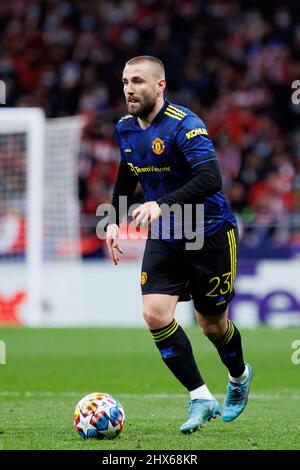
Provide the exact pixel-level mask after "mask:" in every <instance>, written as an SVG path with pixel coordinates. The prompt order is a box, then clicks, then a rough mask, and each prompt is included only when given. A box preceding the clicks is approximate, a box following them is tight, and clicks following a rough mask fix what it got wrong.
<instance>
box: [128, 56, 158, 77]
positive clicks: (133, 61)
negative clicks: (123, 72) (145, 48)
mask: <svg viewBox="0 0 300 470" xmlns="http://www.w3.org/2000/svg"><path fill="white" fill-rule="evenodd" d="M139 62H151V63H152V65H153V66H154V67H155V69H156V71H157V75H160V76H161V78H162V79H163V80H165V66H164V64H163V63H162V61H161V60H160V59H158V58H157V57H154V56H152V55H139V56H137V57H133V58H132V59H130V60H128V61H127V62H126V64H125V66H126V65H135V64H138V63H139Z"/></svg>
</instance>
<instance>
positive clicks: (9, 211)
mask: <svg viewBox="0 0 300 470" xmlns="http://www.w3.org/2000/svg"><path fill="white" fill-rule="evenodd" d="M82 125H83V122H82V119H81V118H80V117H77V116H76V117H68V118H58V119H49V120H48V119H45V116H44V113H43V111H42V110H40V109H35V108H18V109H8V108H3V109H2V110H1V111H0V323H11V324H17V323H22V324H23V323H24V324H28V325H47V324H48V323H49V324H51V323H52V321H51V315H52V316H53V315H64V314H65V315H66V318H65V322H66V323H67V321H68V318H67V317H68V312H69V311H71V310H72V305H68V304H67V302H71V301H77V302H78V299H77V300H76V299H74V295H71V297H70V292H68V291H69V290H70V289H71V288H72V290H73V294H74V291H76V284H78V282H79V279H78V270H77V268H76V266H77V264H78V261H79V258H80V221H79V201H78V170H77V162H78V152H79V145H80V136H81V130H82ZM62 266H63V267H62ZM74 276H75V277H76V279H75V280H74ZM72 279H73V281H74V282H75V281H76V282H75V284H74V282H73V283H72ZM72 299H73V300H72Z"/></svg>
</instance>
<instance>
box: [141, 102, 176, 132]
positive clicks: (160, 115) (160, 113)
mask: <svg viewBox="0 0 300 470" xmlns="http://www.w3.org/2000/svg"><path fill="white" fill-rule="evenodd" d="M169 104H170V103H169V101H168V100H166V99H165V101H164V104H163V105H162V107H161V108H160V110H159V111H158V113H157V114H156V115H155V116H154V118H153V119H152V121H151V123H150V125H149V126H148V127H147V129H142V128H141V126H140V125H139V122H138V119H137V118H135V121H136V125H137V126H138V127H139V128H140V129H141V130H142V131H146V130H148V129H150V127H152V126H153V125H154V124H157V123H158V122H159V121H160V120H161V119H162V118H163V117H164V112H165V109H166V108H167V107H168V106H169Z"/></svg>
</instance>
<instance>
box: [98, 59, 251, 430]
mask: <svg viewBox="0 0 300 470" xmlns="http://www.w3.org/2000/svg"><path fill="white" fill-rule="evenodd" d="M122 81H123V86H124V94H125V98H126V103H127V109H128V113H129V114H127V115H126V116H124V117H123V118H121V119H120V120H119V122H118V123H117V125H116V136H117V140H118V144H119V147H120V152H121V162H120V166H119V172H118V176H117V179H116V183H115V188H114V192H113V198H112V205H113V207H114V208H115V211H116V214H117V220H116V221H115V223H114V221H113V220H112V219H109V222H108V226H107V241H106V243H107V247H108V250H109V252H110V255H111V258H112V260H113V262H114V263H115V264H118V262H119V260H120V254H122V250H121V248H120V246H119V227H118V224H119V220H120V217H121V215H122V214H120V211H119V206H118V202H119V196H128V197H130V196H132V195H133V193H134V190H135V188H136V185H137V183H138V182H140V183H141V185H142V187H143V189H144V193H145V197H146V200H147V202H145V203H144V204H141V205H140V206H139V207H138V208H137V209H136V210H135V211H134V212H133V217H134V218H135V220H136V223H137V224H138V225H145V224H147V223H149V225H150V227H151V228H153V227H154V231H150V232H149V233H152V234H153V233H154V235H155V236H149V238H148V239H147V242H146V246H145V252H144V258H143V263H142V274H141V289H142V294H143V310H144V319H145V321H146V323H147V325H148V327H149V329H150V332H151V335H152V337H153V339H154V341H155V344H156V346H157V348H158V350H159V351H160V354H161V357H162V359H163V361H164V362H165V364H166V365H167V367H168V368H169V369H170V370H171V372H172V373H173V374H174V376H175V377H176V378H177V379H178V380H179V381H180V382H181V384H182V385H183V386H184V387H185V388H186V389H187V390H188V391H189V393H190V398H191V401H190V404H189V416H188V419H187V421H186V422H185V423H184V424H183V425H182V426H181V428H180V430H181V432H183V433H189V432H193V431H196V430H197V429H198V428H199V427H201V426H202V425H203V424H204V423H205V422H206V421H208V420H210V419H212V418H215V417H216V416H217V415H218V414H222V418H223V420H224V421H232V420H233V419H235V418H237V417H238V416H239V415H240V414H241V413H242V411H243V410H244V408H245V406H246V404H247V400H248V392H249V384H250V380H251V378H252V375H253V372H252V368H251V366H250V365H249V364H247V363H245V362H244V358H243V350H242V343H241V335H240V333H239V330H238V329H237V327H236V326H235V325H234V324H233V323H232V322H231V321H230V320H229V319H228V304H229V302H230V301H231V299H232V298H233V295H234V290H233V286H234V279H235V273H236V263H237V238H238V231H237V223H236V220H235V217H234V216H233V214H232V212H231V209H230V206H229V203H228V201H227V200H226V198H225V196H224V194H223V193H222V191H221V188H222V181H221V175H220V171H219V167H218V162H217V156H216V154H215V151H214V147H213V144H212V142H211V140H210V137H209V135H208V131H207V128H206V126H205V124H204V122H203V121H202V120H201V119H200V118H199V117H198V116H197V115H196V114H194V113H193V112H192V111H190V110H189V109H187V108H184V107H182V106H179V105H177V104H171V103H170V102H169V101H168V100H166V99H165V98H164V90H165V87H166V80H165V70H164V65H163V64H162V62H161V61H160V60H159V59H157V58H155V57H152V56H139V57H135V58H133V59H131V60H129V61H128V62H127V63H126V65H125V68H124V70H123V76H122ZM174 204H178V205H179V206H180V207H183V208H184V207H185V205H186V204H190V205H192V207H194V208H195V207H196V205H197V204H198V205H199V204H203V205H204V223H203V224H202V226H201V224H200V229H199V227H198V225H199V224H197V222H198V220H197V216H195V215H194V214H195V211H194V212H192V216H191V217H194V219H195V220H192V222H193V226H195V225H196V229H195V233H197V230H198V231H199V230H200V231H201V230H202V233H203V235H204V244H203V247H202V248H199V249H196V250H195V249H187V245H186V237H185V236H184V235H183V236H182V238H181V239H178V237H177V236H175V235H176V233H175V232H176V227H177V226H178V223H177V222H176V220H175V216H174V217H173V218H172V217H170V224H171V227H169V228H170V230H169V233H167V235H166V231H165V229H164V228H163V227H162V224H161V221H162V220H163V212H164V209H163V208H164V207H166V206H167V207H169V206H172V205H174ZM157 223H158V225H157ZM176 224H177V225H176ZM184 224H185V222H183V229H184ZM155 227H156V228H155ZM177 228H178V227H177ZM190 297H191V298H192V299H193V302H194V307H195V315H196V319H197V322H198V324H199V325H200V327H201V329H202V331H203V333H204V335H205V336H207V337H208V339H209V340H210V341H211V342H212V343H213V344H214V346H215V347H216V349H217V351H218V353H219V356H220V358H221V361H222V362H223V363H224V365H225V366H226V367H227V369H228V374H229V383H228V387H227V393H226V397H225V401H224V404H223V409H222V411H221V408H220V405H219V403H218V402H217V400H216V399H215V397H214V396H213V395H212V394H211V392H210V391H209V389H208V387H207V386H206V384H205V382H204V380H203V377H202V375H201V373H200V371H199V369H198V366H197V364H196V361H195V358H194V355H193V351H192V347H191V344H190V341H189V339H188V337H187V335H186V334H185V332H184V331H183V329H182V328H181V326H180V325H179V324H178V323H177V322H176V320H175V319H174V312H175V308H176V304H177V302H178V301H182V300H188V299H190Z"/></svg>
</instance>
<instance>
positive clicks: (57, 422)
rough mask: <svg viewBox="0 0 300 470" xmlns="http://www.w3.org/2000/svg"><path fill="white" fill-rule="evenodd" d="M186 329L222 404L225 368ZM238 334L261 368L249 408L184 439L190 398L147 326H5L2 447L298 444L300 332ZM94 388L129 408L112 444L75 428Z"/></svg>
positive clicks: (0, 373) (0, 368)
mask: <svg viewBox="0 0 300 470" xmlns="http://www.w3.org/2000/svg"><path fill="white" fill-rule="evenodd" d="M187 331H188V334H189V336H190V338H191V340H192V344H193V347H194V351H195V355H196V358H197V360H198V363H199V365H200V367H201V371H202V373H203V375H204V377H205V379H206V382H207V384H208V386H209V388H210V389H211V390H212V392H213V393H215V394H217V396H218V398H219V399H220V401H221V402H222V400H223V395H224V392H225V388H226V382H227V378H226V370H225V369H224V366H223V365H222V364H221V362H220V360H219V358H218V355H217V353H216V351H215V349H214V347H213V346H212V345H211V344H210V343H209V342H208V341H207V339H206V338H205V337H204V336H202V335H201V334H200V331H199V330H198V329H197V328H196V327H195V328H193V329H189V330H187ZM242 333H243V338H244V345H245V351H247V354H246V359H247V360H249V362H250V363H251V364H252V365H253V367H254V374H255V377H254V380H253V385H252V389H251V393H250V401H249V404H248V407H247V409H246V410H245V412H244V413H243V414H242V415H241V416H240V418H239V419H237V420H236V421H234V422H232V423H223V422H222V420H221V419H220V418H219V419H218V420H216V421H213V422H212V423H211V424H207V425H206V426H205V427H204V428H203V429H201V430H200V431H198V432H197V433H194V434H192V435H187V436H186V435H182V434H181V433H180V432H179V427H180V425H181V424H182V422H183V421H184V420H185V418H186V410H185V408H184V404H185V402H186V401H187V400H188V395H187V394H186V393H185V392H184V390H183V388H182V387H181V385H180V384H178V383H177V382H176V381H175V379H173V377H172V376H171V375H170V373H169V371H168V370H167V369H166V367H165V366H164V364H163V362H162V361H161V359H160V357H159V354H158V352H157V350H156V347H155V346H154V344H153V343H152V340H151V337H150V334H149V333H148V332H147V330H146V329H108V328H101V329H100V328H98V329H96V328H93V329H44V330H43V329H25V328H16V329H14V328H2V329H1V331H0V339H2V340H4V341H5V343H6V348H7V358H6V362H7V364H6V365H0V400H1V401H0V402H1V420H0V449H186V450H189V449H193V450H196V449H299V448H300V419H299V418H300V364H299V365H298V366H297V365H293V364H292V362H291V355H292V352H293V350H292V348H291V344H292V342H293V341H294V340H295V339H300V329H299V328H298V329H286V330H272V329H268V328H260V329H257V330H245V331H243V332H242ZM94 391H104V392H109V393H111V394H112V395H114V396H115V397H116V398H118V399H119V400H120V401H121V402H122V404H123V406H124V409H125V413H126V424H125V428H124V430H123V431H122V434H121V435H120V437H118V438H117V439H115V440H110V441H109V440H104V441H83V440H82V439H81V438H80V437H79V436H77V434H76V433H75V430H74V428H73V424H72V419H73V410H74V407H75V404H76V403H77V401H78V400H79V399H80V398H81V397H82V396H83V395H85V394H87V393H90V392H94ZM159 394H162V396H158V395H159ZM251 395H252V397H251Z"/></svg>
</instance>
